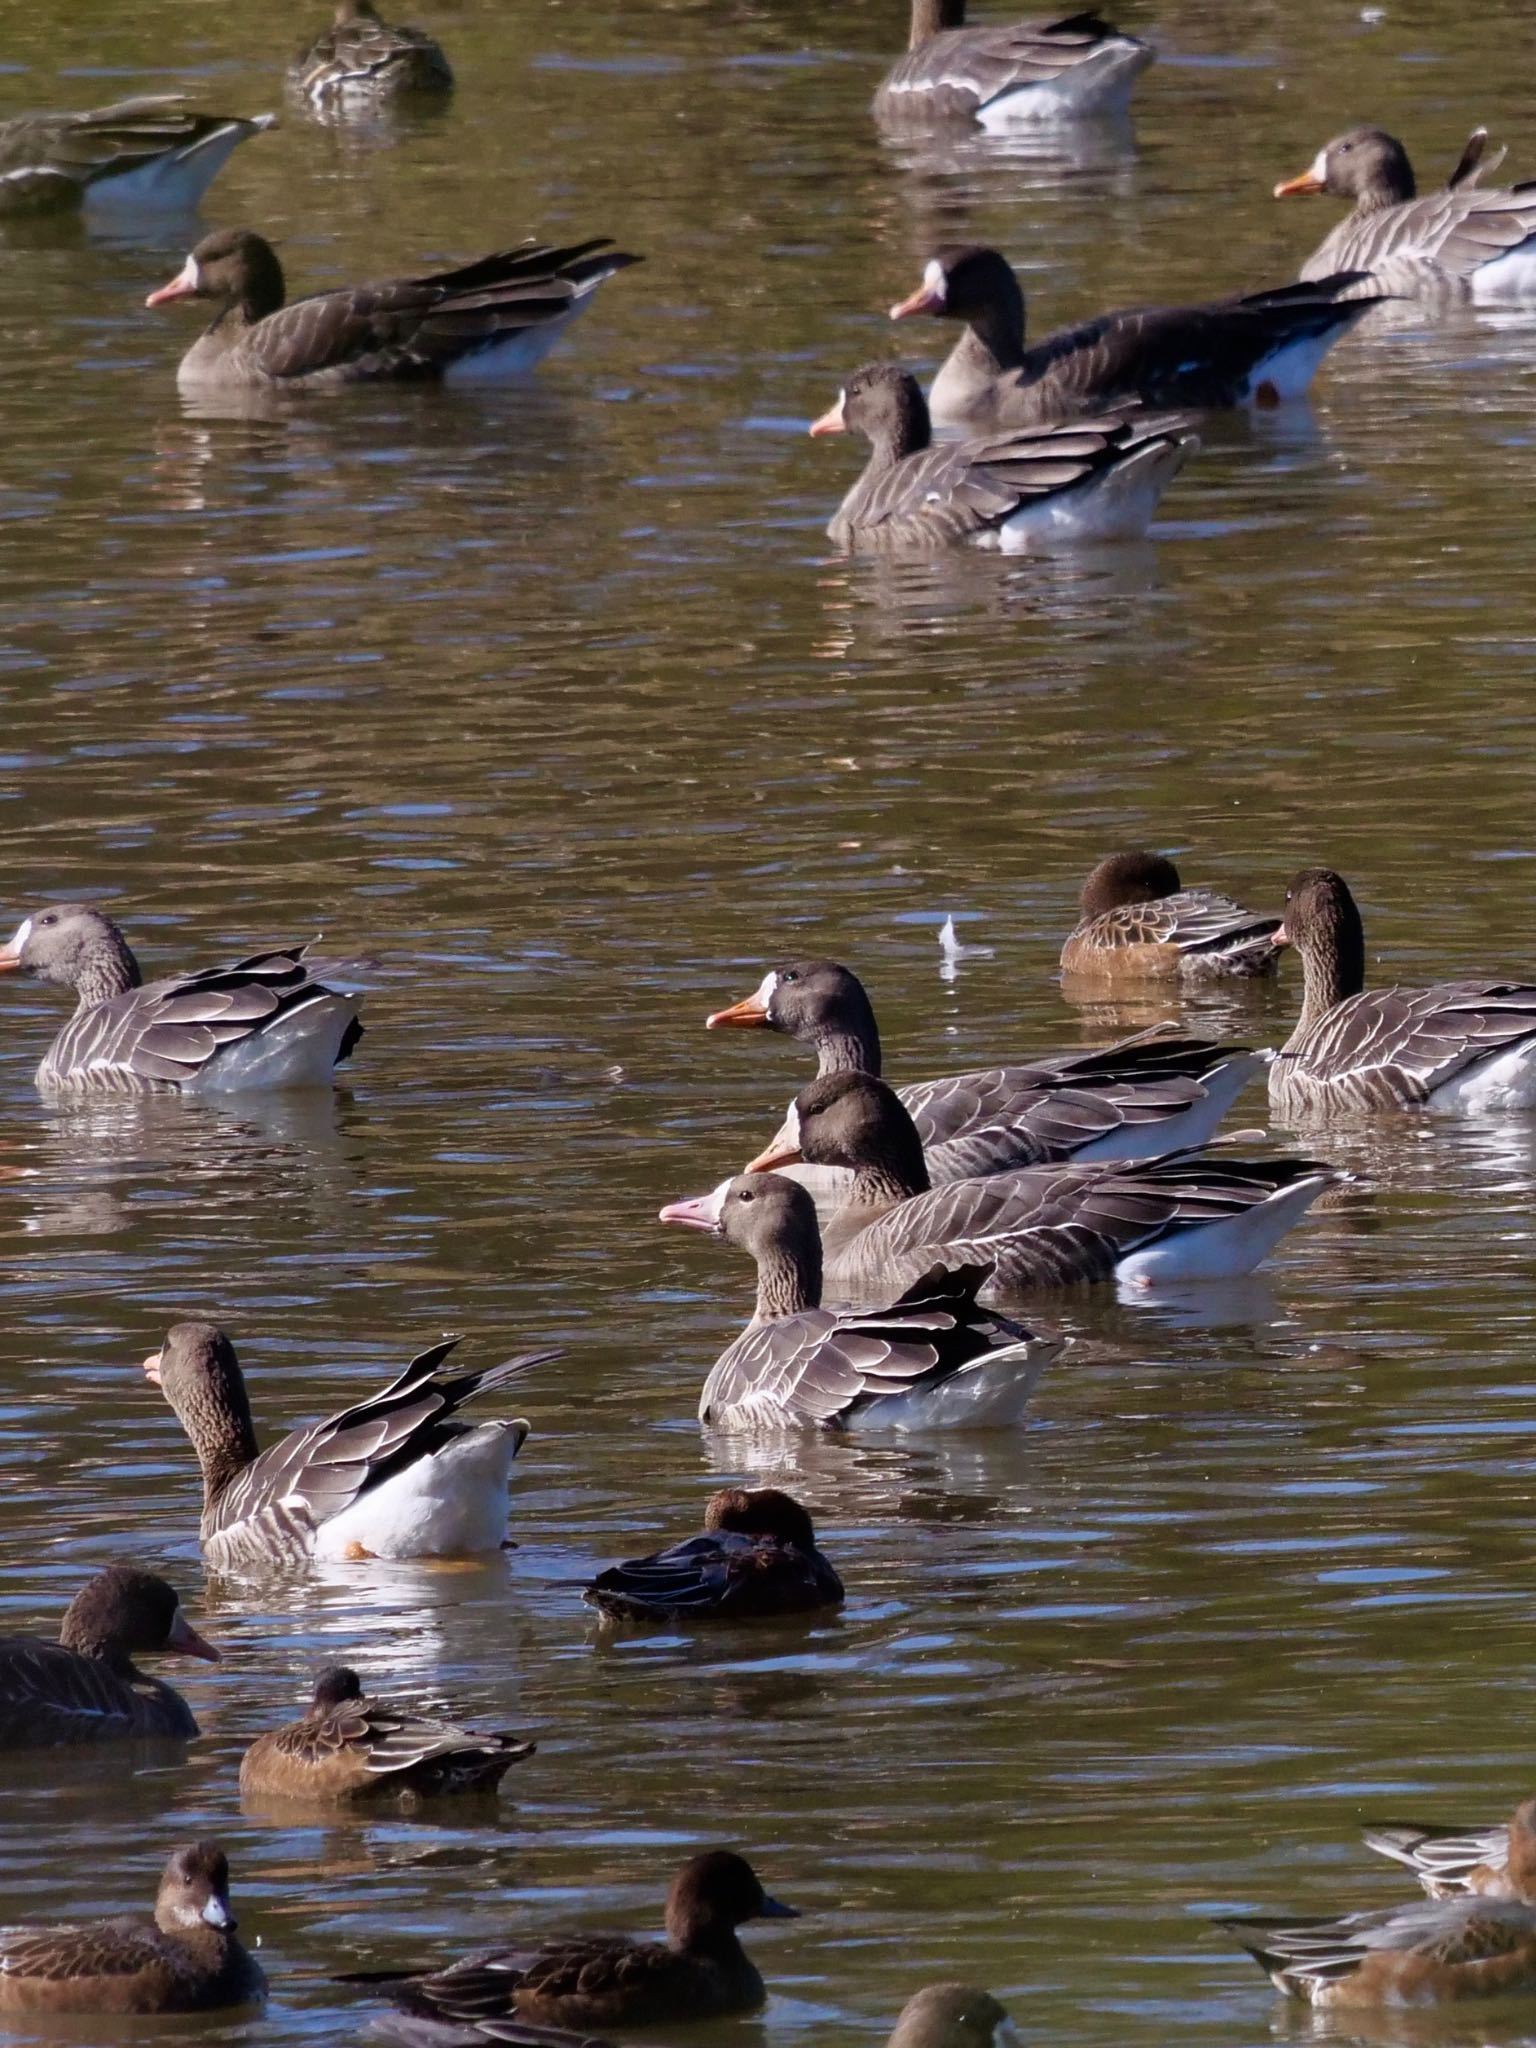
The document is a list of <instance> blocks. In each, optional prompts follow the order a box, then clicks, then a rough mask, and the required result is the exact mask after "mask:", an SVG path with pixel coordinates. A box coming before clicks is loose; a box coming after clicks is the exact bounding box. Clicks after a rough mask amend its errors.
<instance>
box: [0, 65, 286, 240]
mask: <svg viewBox="0 0 1536 2048" xmlns="http://www.w3.org/2000/svg"><path fill="white" fill-rule="evenodd" d="M276 118H277V117H276V115H275V114H253V115H251V116H250V117H249V118H246V117H244V116H241V115H238V114H195V113H193V112H191V111H190V110H189V109H188V107H187V105H186V102H185V100H184V99H183V98H182V97H181V95H180V94H179V93H170V94H166V95H164V96H162V97H159V98H146V99H135V100H117V101H115V102H114V103H113V104H112V105H111V106H110V107H93V108H91V110H90V111H89V112H88V113H83V114H18V115H17V116H16V118H15V119H14V120H11V121H0V219H3V218H4V217H5V216H6V215H7V214H19V213H52V212H56V211H64V210H65V209H67V208H70V207H75V206H83V207H84V208H85V209H86V211H87V212H89V213H150V212H175V213H190V212H191V211H192V210H193V209H194V208H195V207H196V206H197V205H198V203H199V201H200V200H201V199H202V196H203V194H204V193H205V192H206V191H207V189H208V187H209V186H210V185H211V184H212V183H213V181H214V179H215V178H216V177H217V176H218V174H219V172H220V171H221V170H222V169H223V167H224V163H225V160H226V159H227V158H228V156H229V155H230V152H231V151H232V150H234V149H236V148H238V147H239V145H240V144H241V143H242V142H244V141H245V140H246V138H247V137H248V136H251V135H259V134H260V133H261V131H262V129H264V128H270V127H271V126H272V124H273V122H274V121H275V120H276Z"/></svg>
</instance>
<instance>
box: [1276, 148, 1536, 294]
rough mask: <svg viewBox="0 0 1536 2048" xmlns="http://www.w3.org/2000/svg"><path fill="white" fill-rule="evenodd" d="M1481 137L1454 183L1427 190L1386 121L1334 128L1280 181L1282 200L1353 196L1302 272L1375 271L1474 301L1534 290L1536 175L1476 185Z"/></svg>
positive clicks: (1419, 290)
mask: <svg viewBox="0 0 1536 2048" xmlns="http://www.w3.org/2000/svg"><path fill="white" fill-rule="evenodd" d="M1484 140H1486V137H1485V135H1484V131H1482V130H1478V131H1476V132H1475V133H1474V135H1473V137H1472V141H1471V142H1470V143H1469V144H1468V147H1467V150H1466V151H1465V152H1463V155H1462V160H1461V162H1460V163H1459V164H1458V165H1457V167H1456V170H1455V171H1454V172H1453V173H1452V176H1451V180H1450V182H1449V184H1447V185H1446V186H1445V188H1444V189H1443V190H1442V191H1439V192H1426V193H1423V194H1422V195H1421V194H1420V192H1419V189H1418V185H1417V183H1416V181H1415V179H1414V175H1413V166H1412V165H1411V164H1410V163H1409V161H1408V152H1407V151H1406V150H1405V149H1404V148H1403V145H1402V144H1401V143H1400V142H1399V141H1398V140H1397V139H1396V138H1395V137H1394V136H1391V135H1386V134H1384V133H1383V132H1382V130H1381V129H1380V128H1351V129H1350V131H1349V133H1348V134H1347V135H1336V136H1335V137H1334V139H1333V141H1332V142H1329V143H1326V144H1325V145H1324V146H1323V148H1322V149H1320V150H1319V151H1318V153H1317V155H1316V157H1315V158H1314V159H1313V161H1312V164H1311V167H1310V168H1309V169H1308V170H1305V171H1303V172H1302V173H1301V174H1300V176H1299V177H1295V178H1286V179H1285V180H1284V181H1283V182H1282V183H1281V184H1279V185H1277V186H1276V187H1275V197H1276V198H1277V199H1288V198H1291V197H1292V196H1294V195H1297V194H1302V193H1321V192H1326V193H1327V194H1329V196H1330V197H1332V198H1335V199H1352V200H1353V201H1354V211H1353V212H1352V213H1351V214H1349V216H1348V217H1347V218H1346V219H1344V220H1341V221H1340V222H1339V224H1338V226H1337V227H1336V228H1334V229H1333V231H1332V233H1331V234H1329V235H1327V236H1325V237H1324V239H1323V241H1322V242H1321V243H1320V244H1319V245H1318V247H1317V248H1316V249H1315V250H1314V251H1313V252H1312V254H1311V255H1310V256H1309V257H1308V258H1307V260H1306V262H1305V263H1304V264H1303V265H1302V266H1301V275H1302V277H1303V278H1320V277H1326V276H1327V275H1328V274H1329V272H1331V271H1335V270H1369V271H1372V272H1374V273H1375V274H1376V275H1377V276H1379V277H1380V278H1381V279H1382V280H1383V282H1384V283H1387V284H1390V286H1391V287H1392V290H1393V291H1394V292H1395V293H1396V294H1398V295H1399V296H1409V295H1422V296H1425V297H1434V296H1437V295H1439V294H1442V293H1443V292H1444V291H1445V290H1446V289H1447V287H1450V288H1452V289H1453V290H1455V291H1457V292H1458V293H1466V292H1470V293H1471V295H1472V296H1473V297H1474V298H1476V299H1504V298H1520V297H1524V296H1529V295H1530V294H1531V293H1532V292H1536V182H1527V183H1525V184H1521V185H1503V186H1493V187H1490V188H1486V189H1485V188H1484V187H1482V186H1481V185H1479V183H1478V174H1479V171H1480V168H1481V165H1480V158H1481V154H1482V151H1481V143H1482V142H1483V141H1484ZM1469 158H1470V159H1471V161H1470V164H1469Z"/></svg>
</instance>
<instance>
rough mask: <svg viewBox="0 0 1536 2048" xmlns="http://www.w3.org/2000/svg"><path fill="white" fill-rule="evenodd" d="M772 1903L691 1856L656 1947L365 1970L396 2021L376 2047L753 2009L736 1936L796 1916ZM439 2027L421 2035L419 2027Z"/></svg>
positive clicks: (583, 1938)
mask: <svg viewBox="0 0 1536 2048" xmlns="http://www.w3.org/2000/svg"><path fill="white" fill-rule="evenodd" d="M799 1917H800V1916H799V1913H798V1911H797V1910H796V1908H795V1907H793V1906H781V1905H780V1904H779V1902H778V1900H777V1899H771V1898H769V1896H768V1894H767V1893H766V1892H765V1891H764V1890H763V1887H762V1885H761V1883H760V1882H759V1880H758V1876H757V1873H756V1871H755V1870H754V1869H753V1868H752V1866H751V1864H750V1863H748V1862H747V1860H746V1858H745V1857H742V1856H738V1855H736V1854H735V1853H734V1852H733V1851H732V1850H729V1849H711V1850H708V1851H706V1852H705V1854H703V1855H702V1856H694V1857H692V1858H690V1860H689V1861H688V1862H687V1863H685V1864H684V1865H683V1867H682V1869H681V1870H680V1871H679V1872H678V1873H677V1875H676V1877H674V1878H673V1880H672V1884H671V1888H670V1889H669V1891H668V1893H667V1906H666V1929H667V1939H666V1942H665V1945H663V1944H662V1943H661V1942H651V1941H643V1942H642V1941H629V1940H626V1939H625V1938H624V1936H622V1935H615V1934H577V1935H572V1936H570V1937H569V1938H568V1939H566V1940H563V1941H552V1942H547V1943H546V1944H545V1945H544V1946H543V1947H542V1948H538V1949H524V1950H500V1951H498V1950H490V1951H488V1952H483V1953H481V1954H479V1955H473V1956H467V1957H466V1958H465V1959H464V1961H463V1962H461V1963H455V1964H453V1965H452V1966H451V1967H450V1968H448V1969H445V1970H439V1971H437V1972H436V1973H435V1974H434V1975H432V1976H422V1977H403V1978H402V1977H401V1976H400V1975H399V1973H389V1974H385V1973H380V1972H371V1971H370V1972H367V1973H359V1977H357V1978H354V1979H352V1980H351V1981H353V1982H357V1981H363V1982H369V1981H371V1982H375V1983H377V1982H386V1983H387V1982H389V1981H391V1978H393V1981H394V1982H395V1983H396V1984H397V1985H398V1989H396V1990H395V1991H394V1992H393V1994H392V1995H393V1997H394V2000H395V2003H396V2004H397V2005H398V2006H399V2007H400V2009H401V2012H402V2014H403V2015H404V2017H403V2019H402V2020H401V2021H399V2022H395V2021H391V2020H384V2021H382V2022H378V2023H376V2024H375V2027H374V2030H373V2031H374V2033H375V2035H376V2036H377V2037H378V2038H379V2039H382V2040H386V2041H397V2042H408V2043H411V2044H413V2048H420V2044H421V2043H424V2042H426V2041H429V2040H437V2041H443V2042H447V2041H450V2040H451V2041H454V2042H462V2043H469V2042H473V2041H476V2040H483V2041H488V2042H493V2041H510V2042H514V2043H519V2042H524V2043H528V2044H529V2048H532V2043H533V2042H534V2041H535V2040H536V2039H537V2036H536V2035H531V2034H530V2033H529V2032H528V2031H527V2030H528V2029H529V2028H539V2027H563V2028H577V2029H581V2030H587V2029H590V2028H594V2027H617V2028H622V2029H628V2028H630V2027H663V2026H686V2025H688V2024H689V2023H690V2022H693V2021H699V2020H712V2019H725V2018H728V2017H729V2016H730V2015H731V2014H733V2013H743V2012H755V2011H756V2010H757V2008H758V2007H759V2006H760V2005H761V2004H762V2002H763V1999H764V1997H765V1996H766V1993H765V1991H764V1987H763V1980H762V1978H761V1977H760V1976H759V1974H758V1972H757V1968H756V1965H755V1964H754V1963H753V1962H752V1960H751V1958H750V1957H749V1956H748V1954H747V1952H746V1950H745V1949H744V1948H743V1947H742V1945H741V1943H740V1941H739V1940H738V1939H737V1934H736V1930H737V1928H738V1927H740V1926H742V1925H743V1923H744V1922H746V1921H748V1920H797V1919H798V1918H799ZM421 2022H428V2023H431V2024H432V2025H434V2026H435V2027H436V2029H437V2031H436V2032H435V2033H429V2032H428V2031H427V2030H426V2028H425V2027H423V2026H422V2025H421V2024H420V2023H421Z"/></svg>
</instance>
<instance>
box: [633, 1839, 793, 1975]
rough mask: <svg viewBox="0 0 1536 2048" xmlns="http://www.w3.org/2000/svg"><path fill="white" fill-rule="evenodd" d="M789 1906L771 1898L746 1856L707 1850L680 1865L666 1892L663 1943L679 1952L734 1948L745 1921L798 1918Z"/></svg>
mask: <svg viewBox="0 0 1536 2048" xmlns="http://www.w3.org/2000/svg"><path fill="white" fill-rule="evenodd" d="M799 1917H800V1915H799V1912H798V1910H797V1909H796V1908H795V1907H794V1906H781V1905H780V1904H779V1902H778V1900H777V1899H770V1898H769V1896H768V1894H767V1893H766V1892H765V1891H764V1890H763V1887H762V1885H761V1884H760V1883H759V1881H758V1876H757V1872H756V1871H755V1870H754V1869H753V1868H752V1866H751V1864H750V1863H749V1862H748V1861H747V1859H746V1858H745V1856H738V1855H736V1853H735V1852H734V1851H733V1850H731V1849H710V1850H708V1851H706V1853H705V1854H704V1855H702V1856H695V1857H693V1858H692V1859H691V1860H690V1861H689V1862H687V1863H685V1864H684V1865H683V1867H682V1869H681V1870H680V1871H679V1872H678V1873H677V1875H676V1877H674V1878H673V1880H672V1883H671V1886H670V1888H669V1889H668V1892H667V1913H666V1928H667V1945H668V1946H669V1947H670V1948H672V1949H675V1950H676V1951H677V1952H678V1954H680V1955H697V1954H699V1953H701V1952H702V1953H705V1954H708V1953H709V1952H710V1951H711V1950H715V1949H721V1948H724V1949H728V1950H734V1948H735V1947H736V1930H737V1928H738V1927H740V1926H741V1924H742V1922H743V1921H746V1920H798V1919H799Z"/></svg>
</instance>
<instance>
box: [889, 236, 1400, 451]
mask: <svg viewBox="0 0 1536 2048" xmlns="http://www.w3.org/2000/svg"><path fill="white" fill-rule="evenodd" d="M1335 268H1336V270H1337V271H1338V274H1337V275H1332V276H1328V277H1325V278H1322V279H1319V280H1318V281H1317V282H1315V283H1307V284H1296V285H1282V286H1280V287H1279V288H1278V289H1276V290H1272V291H1261V292H1251V293H1248V294H1247V295H1245V296H1242V297H1238V298H1228V299H1213V300H1210V301H1207V302H1206V303H1203V304H1200V305H1192V306H1136V307H1131V308H1129V309H1126V310H1123V311H1117V312H1110V313H1099V314H1096V315H1095V316H1094V317H1093V318H1092V319H1090V320H1085V321H1082V322H1081V323H1080V324H1079V325H1078V326H1076V327H1070V328H1062V329H1060V330H1059V331H1058V332H1056V333H1055V334H1050V335H1047V336H1046V338H1045V339H1044V340H1043V341H1040V342H1036V343H1035V344H1034V345H1033V346H1032V347H1029V346H1026V343H1025V309H1024V293H1023V288H1022V287H1021V285H1020V284H1019V281H1018V278H1017V276H1016V275H1015V273H1014V271H1013V268H1012V266H1011V265H1010V264H1009V263H1008V262H1007V261H1006V260H1005V259H1004V257H1003V256H1001V255H1000V254H999V252H998V251H997V250H996V249H986V248H980V247H976V246H972V245H957V246H953V247H949V248H944V249H939V250H937V251H936V252H935V254H934V255H933V256H932V257H930V258H929V260H928V263H927V264H926V266H925V267H924V271H923V278H922V282H921V283H920V284H919V285H918V286H917V288H916V290H914V291H913V292H911V293H910V294H909V295H908V296H907V297H906V298H905V299H902V300H901V301H899V302H898V303H897V304H896V305H894V306H893V307H892V308H891V318H892V319H893V320H905V319H910V318H912V317H913V316H914V315H917V314H929V315H932V316H933V317H935V318H937V319H940V320H952V321H956V322H958V323H960V324H961V325H962V326H963V327H964V329H965V332H964V333H963V334H962V335H961V337H960V339H959V341H958V342H956V344H955V346H954V348H953V349H952V350H951V352H950V354H949V356H948V358H947V359H946V361H945V363H944V365H943V367H942V368H941V369H940V371H939V373H938V375H937V376H936V377H935V378H934V380H933V387H932V389H931V391H930V392H929V397H928V406H929V411H930V413H931V415H932V417H933V418H934V419H935V420H937V421H938V422H939V423H940V425H943V426H955V427H962V428H965V429H966V430H967V431H970V432H982V431H997V430H1001V429H1003V428H1010V427H1012V428H1025V427H1033V426H1040V425H1042V424H1048V423H1051V422H1055V421H1063V420H1072V419H1081V418H1083V417H1084V416H1088V415H1093V414H1096V413H1100V412H1103V411H1105V410H1107V409H1111V408H1114V407H1116V406H1194V407H1200V408H1208V407H1221V406H1233V405H1241V404H1245V403H1248V402H1249V401H1257V402H1260V403H1271V402H1278V401H1281V400H1285V399H1291V398H1298V397H1300V396H1301V395H1302V393H1303V392H1304V391H1305V390H1306V389H1307V386H1308V385H1309V384H1310V382H1311V380H1312V376H1313V373H1314V372H1315V370H1316V369H1317V366H1318V364H1319V363H1320V362H1321V361H1322V359H1323V357H1324V355H1326V354H1327V352H1328V350H1329V348H1330V347H1331V346H1332V345H1333V343H1334V342H1335V341H1337V340H1338V339H1339V338H1340V336H1341V335H1343V334H1345V333H1347V332H1348V330H1349V329H1350V328H1351V327H1353V326H1354V325H1355V323H1356V322H1357V321H1358V320H1360V319H1361V318H1362V317H1363V316H1364V315H1365V314H1366V313H1367V312H1368V311H1369V310H1370V308H1371V307H1372V306H1373V305H1375V304H1377V303H1379V301H1380V300H1381V298H1382V297H1383V296H1384V292H1383V288H1382V287H1381V286H1380V285H1379V284H1378V283H1377V281H1376V280H1375V279H1374V278H1372V277H1371V276H1370V275H1369V273H1368V272H1366V271H1365V270H1364V269H1363V268H1361V269H1356V270H1348V269H1342V268H1340V267H1339V266H1335Z"/></svg>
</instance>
